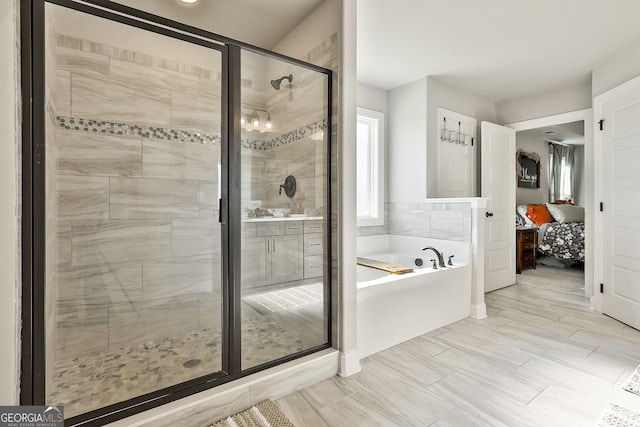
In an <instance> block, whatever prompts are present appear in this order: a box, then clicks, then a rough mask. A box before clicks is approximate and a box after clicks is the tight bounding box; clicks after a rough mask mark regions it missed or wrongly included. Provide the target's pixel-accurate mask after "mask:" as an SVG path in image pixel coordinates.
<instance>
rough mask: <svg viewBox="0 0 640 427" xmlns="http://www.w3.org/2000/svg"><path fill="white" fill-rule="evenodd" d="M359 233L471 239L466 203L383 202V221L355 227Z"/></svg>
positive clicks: (458, 239) (469, 216)
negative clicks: (369, 225)
mask: <svg viewBox="0 0 640 427" xmlns="http://www.w3.org/2000/svg"><path fill="white" fill-rule="evenodd" d="M358 234H359V235H360V236H367V235H376V234H397V235H402V236H415V237H428V238H433V239H442V240H457V241H465V242H470V241H471V205H470V204H469V203H386V205H385V225H383V226H379V227H358Z"/></svg>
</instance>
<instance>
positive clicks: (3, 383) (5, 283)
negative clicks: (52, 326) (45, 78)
mask: <svg viewBox="0 0 640 427" xmlns="http://www.w3.org/2000/svg"><path fill="white" fill-rule="evenodd" d="M16 19H17V1H16V0H12V1H6V0H5V1H2V2H0V93H1V94H2V97H1V98H0V141H2V144H0V200H2V203H0V236H2V238H1V239H0V293H1V294H2V298H0V343H2V349H1V350H0V404H1V405H16V404H18V379H19V363H18V360H19V356H18V355H19V337H18V331H17V325H18V318H19V315H20V312H19V305H18V302H17V298H18V295H17V292H16V286H17V285H16V279H17V275H18V270H17V256H16V253H17V249H18V246H17V242H18V234H17V230H18V206H17V205H16V187H17V182H16V161H17V158H16V155H17V147H18V146H17V145H16V144H17V143H18V142H19V141H18V139H17V131H18V128H17V124H18V123H17V122H18V120H17V119H18V116H17V111H16V110H17V108H18V106H19V103H18V96H19V94H18V89H17V81H18V79H17V72H18V68H17V67H18V63H17V57H16V56H17V43H18V40H17V34H16V31H17V30H16V29H17V25H16Z"/></svg>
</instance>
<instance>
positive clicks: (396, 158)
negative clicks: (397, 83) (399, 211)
mask: <svg viewBox="0 0 640 427" xmlns="http://www.w3.org/2000/svg"><path fill="white" fill-rule="evenodd" d="M388 107H389V114H388V117H389V118H388V123H389V126H388V128H389V131H388V135H389V139H388V140H387V142H388V144H387V147H388V156H387V165H388V171H389V172H388V177H389V193H388V198H387V201H389V202H396V203H398V202H400V203H402V202H416V201H420V202H422V201H424V199H425V195H426V193H427V189H426V180H425V171H426V170H427V126H426V119H427V79H426V78H422V79H420V80H416V81H415V82H412V83H409V84H406V85H404V86H401V87H399V88H397V89H394V90H392V91H390V92H389V104H388Z"/></svg>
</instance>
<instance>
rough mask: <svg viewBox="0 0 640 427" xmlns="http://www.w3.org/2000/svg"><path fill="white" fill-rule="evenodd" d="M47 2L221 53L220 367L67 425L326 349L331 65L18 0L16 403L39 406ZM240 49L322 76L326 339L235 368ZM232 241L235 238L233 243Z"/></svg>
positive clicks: (101, 9)
mask: <svg viewBox="0 0 640 427" xmlns="http://www.w3.org/2000/svg"><path fill="white" fill-rule="evenodd" d="M46 3H51V4H55V5H58V6H62V7H66V8H69V9H73V10H77V11H80V12H83V13H87V14H90V15H94V16H98V17H101V18H104V19H108V20H111V21H115V22H118V23H122V24H126V25H129V26H132V27H135V28H138V29H141V30H146V31H151V32H154V33H157V34H161V35H164V36H168V37H171V38H175V39H178V40H182V41H185V42H188V43H193V44H196V45H199V46H203V47H206V48H209V49H212V50H216V51H219V52H220V53H221V54H222V87H221V89H222V94H221V102H222V111H221V114H222V116H221V120H222V126H221V163H222V170H223V173H222V176H221V189H222V195H221V197H222V198H221V199H220V206H219V207H220V223H221V227H222V236H221V237H222V248H221V249H222V278H221V279H222V348H223V351H222V370H221V371H218V372H213V373H210V374H208V375H205V376H202V377H199V378H196V379H193V380H188V381H186V382H183V383H180V384H176V385H173V386H170V387H167V388H164V389H161V390H158V391H155V392H151V393H146V394H143V395H141V396H138V397H135V398H132V399H129V400H126V401H123V402H119V403H115V404H111V405H108V406H105V407H102V408H99V409H95V410H92V411H90V412H87V413H84V414H81V415H78V416H75V417H73V418H70V419H68V420H66V422H65V425H87V426H92V425H96V426H97V425H103V424H105V423H109V422H113V421H116V420H119V419H122V418H126V417H128V416H131V415H134V414H137V413H140V412H143V411H145V410H148V409H151V408H154V407H158V406H161V405H164V404H167V403H169V402H173V401H175V400H178V399H181V398H184V397H186V396H190V395H192V394H195V393H198V392H201V391H204V390H208V389H211V388H214V387H216V386H219V385H221V384H224V383H227V382H230V381H234V380H237V379H239V378H242V377H244V376H247V375H250V374H253V373H256V372H259V371H262V370H264V369H268V368H271V367H274V366H277V365H280V364H282V363H285V362H288V361H291V360H294V359H297V358H300V357H303V356H305V355H308V354H312V353H315V352H317V351H320V350H323V349H326V348H329V347H331V346H332V343H331V336H332V331H331V325H332V321H331V312H332V310H331V300H332V298H331V292H332V286H331V271H332V268H331V256H330V254H329V255H327V252H326V251H330V248H331V247H332V246H331V175H332V174H331V129H332V126H331V117H332V114H331V110H332V105H333V103H332V79H333V75H332V71H331V70H329V69H326V68H323V67H319V66H316V65H313V64H308V63H306V62H304V61H300V60H297V59H294V58H290V57H287V56H285V55H281V54H277V53H274V52H271V51H268V50H265V49H262V48H259V47H256V46H252V45H249V44H246V43H243V42H239V41H236V40H233V39H230V38H227V37H224V36H220V35H218V34H214V33H211V32H208V31H205V30H202V29H199V28H196V27H191V26H188V25H185V24H181V23H179V22H175V21H172V20H169V19H166V18H162V17H159V16H156V15H153V14H150V13H146V12H142V11H139V10H137V9H133V8H130V7H127V6H123V5H121V4H118V3H113V2H111V1H108V0H80V1H74V0H20V27H21V36H20V37H21V39H20V45H21V57H20V60H21V74H20V77H21V92H22V96H21V100H22V114H23V116H22V128H21V131H22V165H21V167H22V236H21V239H22V264H21V267H22V307H21V310H22V311H21V314H22V316H21V317H22V328H21V361H20V371H21V372H20V404H21V405H45V404H48V403H52V402H46V390H45V371H46V363H45V361H46V356H45V355H46V348H45V328H46V324H45V283H46V282H45V279H46V277H45V260H46V250H45V244H44V242H45V241H46V229H45V228H46V227H45V225H46V211H45V206H46V203H45V196H46V193H45V180H46V174H45V164H46V162H45V138H46V134H45V128H46V125H45V79H44V73H45V48H46V47H45V4H46ZM242 50H247V51H251V52H254V53H257V54H260V55H264V56H267V57H270V58H273V59H277V60H280V61H284V62H287V63H290V64H293V65H296V66H301V67H304V68H307V69H310V70H313V71H316V72H319V73H322V74H325V75H326V76H327V111H326V114H327V130H328V131H327V132H326V138H325V141H326V171H327V173H326V189H327V192H326V196H327V203H326V207H325V236H326V238H325V245H326V246H325V247H326V248H327V249H326V250H325V259H326V261H325V268H324V283H325V286H324V288H325V290H324V295H325V307H326V309H325V313H326V315H325V320H326V321H327V340H326V343H325V344H321V345H318V346H315V347H313V348H310V349H307V350H303V351H301V352H298V353H295V354H291V355H288V356H285V357H281V358H279V359H277V360H273V361H270V362H268V363H264V364H261V365H258V366H255V367H251V368H248V369H245V370H242V369H241V351H242V349H241V339H242V337H241V332H242V328H241V326H242V325H241V318H240V304H241V299H240V289H241V276H240V275H241V264H240V260H241V252H240V251H241V247H240V246H241V245H240V244H238V243H239V242H240V241H241V221H240V218H241V215H242V209H241V198H240V190H241V170H240V168H239V167H229V166H230V165H240V160H241V140H240V138H241V125H240V117H241V102H240V99H241V97H240V91H241V78H240V66H241V61H240V56H241V52H242ZM234 243H235V244H234Z"/></svg>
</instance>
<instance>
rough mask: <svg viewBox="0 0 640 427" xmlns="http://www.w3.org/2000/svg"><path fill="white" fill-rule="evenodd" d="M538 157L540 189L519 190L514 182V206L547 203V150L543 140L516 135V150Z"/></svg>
mask: <svg viewBox="0 0 640 427" xmlns="http://www.w3.org/2000/svg"><path fill="white" fill-rule="evenodd" d="M520 149H522V150H523V151H526V152H529V153H537V154H539V155H540V188H520V187H517V181H516V205H524V204H526V203H547V202H548V201H549V148H548V145H547V143H546V142H545V140H544V139H543V138H540V137H535V136H533V135H528V134H526V133H523V132H518V133H516V150H520Z"/></svg>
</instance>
